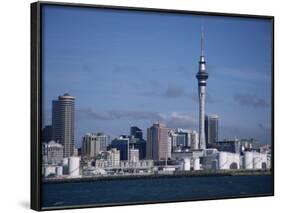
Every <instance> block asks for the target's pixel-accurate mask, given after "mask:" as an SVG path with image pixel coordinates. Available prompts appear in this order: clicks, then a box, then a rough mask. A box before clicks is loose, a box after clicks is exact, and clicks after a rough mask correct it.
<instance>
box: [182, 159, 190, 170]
mask: <svg viewBox="0 0 281 213" xmlns="http://www.w3.org/2000/svg"><path fill="white" fill-rule="evenodd" d="M183 170H184V171H190V159H189V158H185V159H184V163H183Z"/></svg>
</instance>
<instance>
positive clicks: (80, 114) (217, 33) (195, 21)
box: [42, 6, 272, 144]
mask: <svg viewBox="0 0 281 213" xmlns="http://www.w3.org/2000/svg"><path fill="white" fill-rule="evenodd" d="M202 23H203V25H204V30H205V56H206V61H207V72H208V73H209V79H208V82H207V103H206V112H207V113H209V114H218V115H219V117H220V120H219V125H220V129H219V138H220V139H223V138H233V137H238V138H252V137H253V138H256V139H259V140H260V141H261V142H264V143H271V140H270V131H271V118H270V114H271V99H270V97H271V80H272V79H271V60H272V56H271V42H272V40H271V39H272V38H271V32H272V29H271V22H270V21H269V20H261V19H253V18H251V19H250V18H247V19H246V18H230V17H228V18H226V17H214V16H212V17H211V16H199V15H186V14H185V15H184V14H163V13H153V12H132V11H118V10H104V9H93V8H78V7H59V6H44V9H43V50H42V52H43V88H44V89H43V120H44V124H50V123H51V101H52V100H54V99H56V98H57V96H58V95H61V94H63V93H65V92H69V93H70V94H71V95H73V96H75V97H76V115H75V116H76V117H75V119H76V121H75V140H76V144H79V143H80V141H81V137H82V135H84V134H85V133H87V132H98V131H103V132H105V133H107V134H109V135H111V136H117V135H119V134H127V133H129V127H130V126H131V125H137V126H139V127H140V128H142V129H143V130H144V132H146V128H147V127H149V126H151V124H152V123H153V122H157V121H162V122H165V123H166V124H167V126H168V127H171V128H175V127H182V128H188V129H196V130H197V129H198V101H197V99H198V98H197V80H196V78H195V75H196V73H197V71H198V60H199V55H200V31H201V25H202Z"/></svg>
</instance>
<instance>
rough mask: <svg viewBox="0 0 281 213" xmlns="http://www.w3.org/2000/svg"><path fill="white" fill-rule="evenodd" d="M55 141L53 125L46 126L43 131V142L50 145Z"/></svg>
mask: <svg viewBox="0 0 281 213" xmlns="http://www.w3.org/2000/svg"><path fill="white" fill-rule="evenodd" d="M51 140H53V128H52V125H46V126H45V127H44V128H43V129H42V142H44V143H49V142H50V141H51Z"/></svg>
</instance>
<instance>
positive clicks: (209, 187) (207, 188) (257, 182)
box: [42, 176, 272, 207]
mask: <svg viewBox="0 0 281 213" xmlns="http://www.w3.org/2000/svg"><path fill="white" fill-rule="evenodd" d="M271 193H272V177H271V176H225V177H177V178H158V179H137V180H114V181H113V180H107V181H97V182H76V183H52V184H43V187H42V205H43V207H59V206H72V205H102V204H116V203H117V204H118V203H119V204H122V203H134V202H156V201H173V200H192V199H204V198H223V197H231V196H246V195H264V194H271Z"/></svg>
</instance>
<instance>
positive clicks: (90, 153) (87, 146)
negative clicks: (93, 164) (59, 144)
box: [82, 133, 109, 158]
mask: <svg viewBox="0 0 281 213" xmlns="http://www.w3.org/2000/svg"><path fill="white" fill-rule="evenodd" d="M108 140H109V136H107V135H105V134H103V133H97V134H95V133H88V134H86V135H85V136H84V137H83V139H82V156H83V157H88V158H95V157H96V156H97V155H98V154H99V153H100V152H101V151H106V145H107V144H108Z"/></svg>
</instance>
